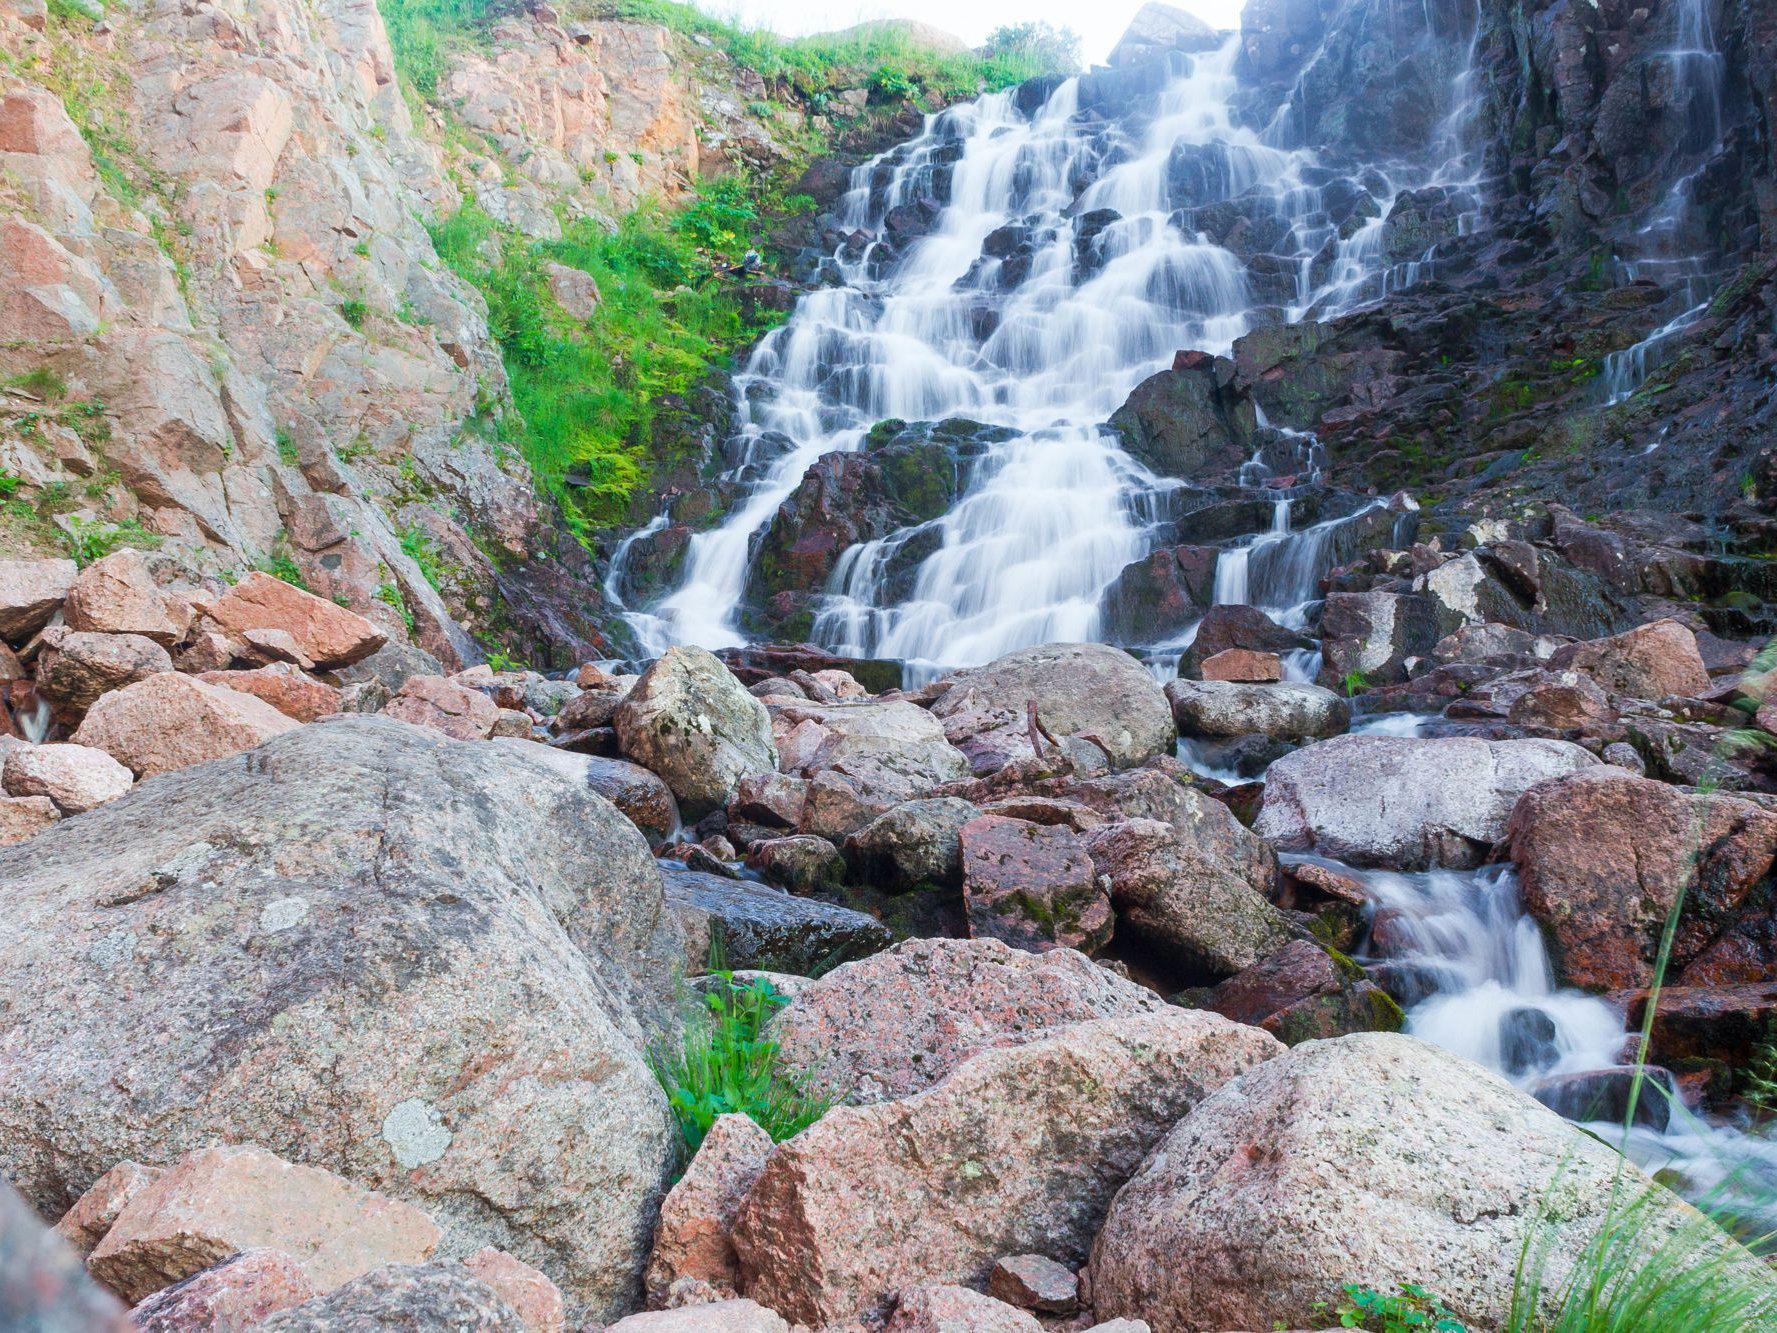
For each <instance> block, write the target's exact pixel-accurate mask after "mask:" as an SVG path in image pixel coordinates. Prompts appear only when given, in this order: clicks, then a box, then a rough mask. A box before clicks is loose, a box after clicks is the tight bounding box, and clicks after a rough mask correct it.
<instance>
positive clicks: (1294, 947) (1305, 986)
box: [1202, 940, 1404, 1046]
mask: <svg viewBox="0 0 1777 1333" xmlns="http://www.w3.org/2000/svg"><path fill="white" fill-rule="evenodd" d="M1202 1003H1203V1005H1204V1007H1205V1008H1208V1009H1213V1010H1215V1012H1216V1013H1218V1014H1221V1015H1222V1016H1223V1017H1225V1018H1231V1019H1233V1020H1234V1021H1235V1022H1236V1023H1250V1024H1251V1025H1253V1026H1254V1027H1261V1028H1264V1029H1265V1031H1267V1032H1269V1033H1271V1034H1272V1035H1273V1036H1275V1037H1277V1038H1278V1039H1279V1040H1280V1041H1282V1042H1283V1043H1284V1044H1285V1045H1287V1046H1295V1045H1297V1044H1298V1043H1300V1042H1304V1041H1315V1040H1319V1039H1321V1038H1325V1037H1343V1036H1345V1035H1346V1034H1347V1033H1351V1032H1398V1031H1399V1030H1400V1028H1401V1024H1402V1021H1403V1017H1404V1016H1403V1015H1402V1013H1401V1007H1400V1006H1399V1005H1398V1004H1396V1003H1395V1002H1394V1001H1393V1000H1391V999H1390V998H1389V997H1388V995H1387V994H1386V993H1385V992H1384V991H1383V990H1382V988H1381V987H1380V986H1377V985H1376V984H1375V983H1374V982H1372V981H1370V980H1368V979H1367V978H1366V977H1365V976H1364V974H1363V971H1362V970H1361V969H1360V968H1358V967H1357V966H1356V965H1355V964H1353V963H1351V962H1350V961H1349V960H1343V961H1342V960H1338V959H1335V958H1333V957H1332V956H1331V955H1330V954H1328V953H1327V951H1326V950H1325V949H1323V948H1321V947H1320V946H1319V945H1318V944H1314V943H1312V942H1310V941H1308V940H1291V941H1290V942H1289V943H1288V944H1286V945H1284V946H1283V948H1281V949H1279V950H1278V951H1277V952H1276V953H1274V954H1272V955H1270V956H1269V957H1268V958H1264V959H1262V960H1260V961H1259V962H1257V963H1254V964H1253V965H1252V966H1251V967H1248V968H1245V969H1243V970H1241V971H1240V972H1237V973H1235V974H1234V975H1233V976H1231V977H1229V978H1228V979H1227V980H1226V981H1224V982H1222V983H1221V984H1220V985H1218V986H1216V987H1215V988H1214V989H1213V990H1211V991H1210V992H1209V993H1208V994H1207V995H1206V996H1205V997H1204V998H1203V1001H1202Z"/></svg>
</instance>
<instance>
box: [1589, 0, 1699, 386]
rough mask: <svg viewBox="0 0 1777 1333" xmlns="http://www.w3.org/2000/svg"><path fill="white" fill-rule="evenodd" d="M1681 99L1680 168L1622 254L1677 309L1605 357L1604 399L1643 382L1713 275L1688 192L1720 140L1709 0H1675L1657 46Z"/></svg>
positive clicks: (1695, 312)
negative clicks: (1630, 250) (1664, 40)
mask: <svg viewBox="0 0 1777 1333" xmlns="http://www.w3.org/2000/svg"><path fill="white" fill-rule="evenodd" d="M1660 59H1661V60H1662V61H1663V62H1664V63H1665V64H1667V65H1668V66H1669V67H1670V69H1671V74H1672V79H1673V83H1674V85H1675V87H1676V89H1677V92H1678V96H1679V97H1680V98H1681V99H1682V100H1683V103H1684V107H1685V111H1684V130H1683V133H1682V135H1681V136H1680V139H1679V143H1678V144H1677V156H1678V160H1679V161H1680V162H1686V163H1691V164H1693V165H1692V169H1691V170H1689V171H1683V172H1681V173H1680V174H1679V175H1678V176H1677V178H1676V179H1675V180H1674V181H1673V182H1672V185H1671V187H1670V188H1669V189H1668V190H1667V192H1666V196H1665V198H1664V199H1662V200H1661V201H1660V203H1659V205H1658V206H1657V207H1656V208H1655V209H1654V211H1653V214H1652V216H1651V217H1650V218H1649V219H1648V221H1647V222H1646V223H1645V224H1644V225H1643V226H1642V227H1641V228H1640V229H1639V231H1638V232H1637V233H1636V236H1635V253H1634V254H1633V255H1631V256H1628V257H1626V258H1624V259H1623V260H1622V261H1621V267H1622V270H1623V274H1624V276H1625V277H1626V278H1627V280H1628V281H1630V282H1641V281H1650V282H1655V283H1658V284H1659V285H1660V286H1661V287H1664V288H1667V289H1668V290H1669V291H1670V292H1671V293H1672V294H1673V295H1672V297H1671V298H1670V299H1673V300H1676V301H1677V302H1678V303H1679V307H1680V308H1679V311H1678V313H1677V314H1675V315H1673V316H1672V317H1671V318H1670V319H1668V320H1667V321H1666V322H1665V323H1663V324H1661V325H1660V327H1658V328H1656V329H1655V330H1654V331H1653V332H1652V333H1650V334H1648V335H1647V337H1645V338H1643V339H1642V340H1641V341H1640V342H1638V343H1636V344H1634V345H1633V346H1631V347H1626V348H1624V349H1623V350H1622V351H1620V352H1612V353H1611V354H1610V355H1609V356H1607V357H1606V358H1605V360H1604V370H1603V374H1602V375H1601V376H1600V385H1601V389H1602V393H1603V396H1604V401H1605V405H1606V406H1609V407H1614V406H1616V405H1617V404H1618V403H1622V402H1626V401H1627V400H1628V399H1629V398H1630V397H1632V396H1633V395H1634V393H1635V391H1636V390H1637V389H1639V388H1640V387H1641V386H1642V385H1643V384H1645V383H1646V382H1647V376H1648V372H1649V370H1650V369H1651V368H1652V367H1653V365H1654V364H1656V362H1657V360H1658V358H1659V357H1660V356H1662V355H1663V354H1664V353H1665V351H1666V350H1667V348H1668V347H1670V346H1671V345H1672V344H1673V343H1674V342H1675V341H1676V340H1677V339H1678V337H1679V335H1681V334H1682V333H1684V332H1685V330H1687V329H1689V328H1690V327H1692V326H1693V325H1694V324H1696V322H1697V321H1698V320H1699V319H1701V318H1702V317H1703V312H1704V311H1706V310H1707V309H1708V308H1709V299H1710V297H1711V296H1712V295H1713V294H1714V291H1715V288H1716V287H1717V285H1718V283H1719V274H1717V273H1716V272H1715V266H1714V263H1713V259H1712V256H1710V255H1709V254H1708V253H1706V252H1704V251H1699V250H1697V249H1695V248H1692V247H1695V246H1697V245H1699V244H1702V243H1705V241H1706V238H1702V237H1699V236H1697V235H1695V234H1694V233H1695V232H1696V231H1697V230H1698V228H1697V226H1696V222H1697V219H1696V218H1695V217H1694V201H1693V198H1692V195H1693V191H1694V189H1695V185H1696V180H1697V176H1698V175H1699V174H1700V173H1701V171H1702V169H1703V165H1705V164H1707V162H1708V161H1709V160H1710V159H1711V158H1713V157H1714V156H1715V155H1716V153H1717V152H1719V151H1720V149H1721V146H1722V79H1723V57H1722V53H1721V49H1720V47H1719V46H1718V45H1717V43H1716V39H1715V30H1714V25H1713V24H1712V23H1711V22H1710V18H1709V0H1678V3H1677V4H1676V5H1675V6H1674V27H1673V34H1672V44H1671V45H1670V46H1669V47H1667V48H1666V50H1665V51H1663V52H1662V53H1661V54H1660Z"/></svg>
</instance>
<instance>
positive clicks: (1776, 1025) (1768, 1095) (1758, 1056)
mask: <svg viewBox="0 0 1777 1333" xmlns="http://www.w3.org/2000/svg"><path fill="white" fill-rule="evenodd" d="M1740 1095H1741V1097H1742V1098H1744V1099H1745V1101H1746V1106H1747V1109H1748V1110H1750V1111H1751V1112H1752V1114H1753V1117H1754V1119H1756V1120H1758V1121H1760V1122H1761V1123H1763V1122H1767V1121H1770V1120H1777V1016H1773V1017H1771V1018H1768V1019H1766V1020H1765V1031H1764V1036H1763V1038H1762V1039H1761V1040H1760V1041H1759V1043H1758V1045H1756V1046H1755V1047H1753V1050H1752V1058H1751V1059H1750V1060H1748V1061H1747V1062H1746V1073H1745V1074H1744V1075H1743V1076H1742V1081H1741V1088H1740Z"/></svg>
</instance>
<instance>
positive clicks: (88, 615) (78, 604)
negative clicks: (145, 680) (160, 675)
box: [62, 547, 191, 648]
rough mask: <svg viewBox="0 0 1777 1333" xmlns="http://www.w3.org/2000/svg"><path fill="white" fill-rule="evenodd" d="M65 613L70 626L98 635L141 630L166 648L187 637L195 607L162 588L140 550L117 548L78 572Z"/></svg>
mask: <svg viewBox="0 0 1777 1333" xmlns="http://www.w3.org/2000/svg"><path fill="white" fill-rule="evenodd" d="M62 617H63V619H64V620H65V621H66V622H67V624H68V628H69V629H73V630H86V631H90V632H92V633H95V634H140V635H142V637H144V638H147V639H153V640H154V641H155V642H156V643H158V644H160V645H161V646H162V647H163V648H171V647H172V646H173V645H174V644H175V643H177V642H178V641H179V640H180V639H181V638H183V637H184V636H185V631H186V629H187V627H188V626H189V625H190V624H191V608H190V606H189V605H187V604H186V603H185V602H183V601H182V600H180V599H179V598H176V597H173V596H170V595H168V594H167V593H166V592H163V591H162V590H161V588H160V585H158V584H157V583H155V581H154V575H153V574H151V573H150V572H149V570H148V561H147V559H146V558H145V557H144V556H143V554H142V553H141V552H140V551H136V550H131V549H129V548H127V547H126V548H125V549H124V550H121V551H113V552H112V553H111V554H110V555H108V556H106V557H105V558H104V559H103V560H97V561H94V562H93V563H92V564H90V565H88V566H87V567H86V568H85V569H83V570H81V571H80V577H79V578H77V579H75V580H74V584H73V586H72V587H70V588H69V589H68V600H67V602H66V603H65V604H64V605H63V608H62Z"/></svg>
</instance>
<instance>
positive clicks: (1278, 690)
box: [1166, 650, 1351, 741]
mask: <svg viewBox="0 0 1777 1333" xmlns="http://www.w3.org/2000/svg"><path fill="white" fill-rule="evenodd" d="M1230 651H1238V650H1230ZM1166 698H1167V700H1168V701H1169V702H1170V703H1171V704H1172V716H1173V720H1174V721H1175V722H1177V723H1178V729H1179V734H1180V735H1183V736H1207V737H1211V738H1222V737H1230V736H1269V737H1272V738H1273V739H1277V740H1292V741H1293V740H1310V739H1321V738H1324V737H1327V736H1337V735H1338V734H1339V733H1340V732H1342V731H1344V730H1345V729H1346V728H1347V727H1349V726H1350V725H1351V705H1350V704H1348V703H1346V702H1345V700H1343V699H1341V698H1340V697H1339V696H1338V695H1336V694H1334V693H1333V692H1332V691H1331V690H1324V689H1322V688H1321V687H1320V686H1318V685H1300V684H1271V685H1260V684H1246V683H1241V682H1236V681H1230V680H1175V681H1171V682H1169V683H1168V684H1167V686H1166Z"/></svg>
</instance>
